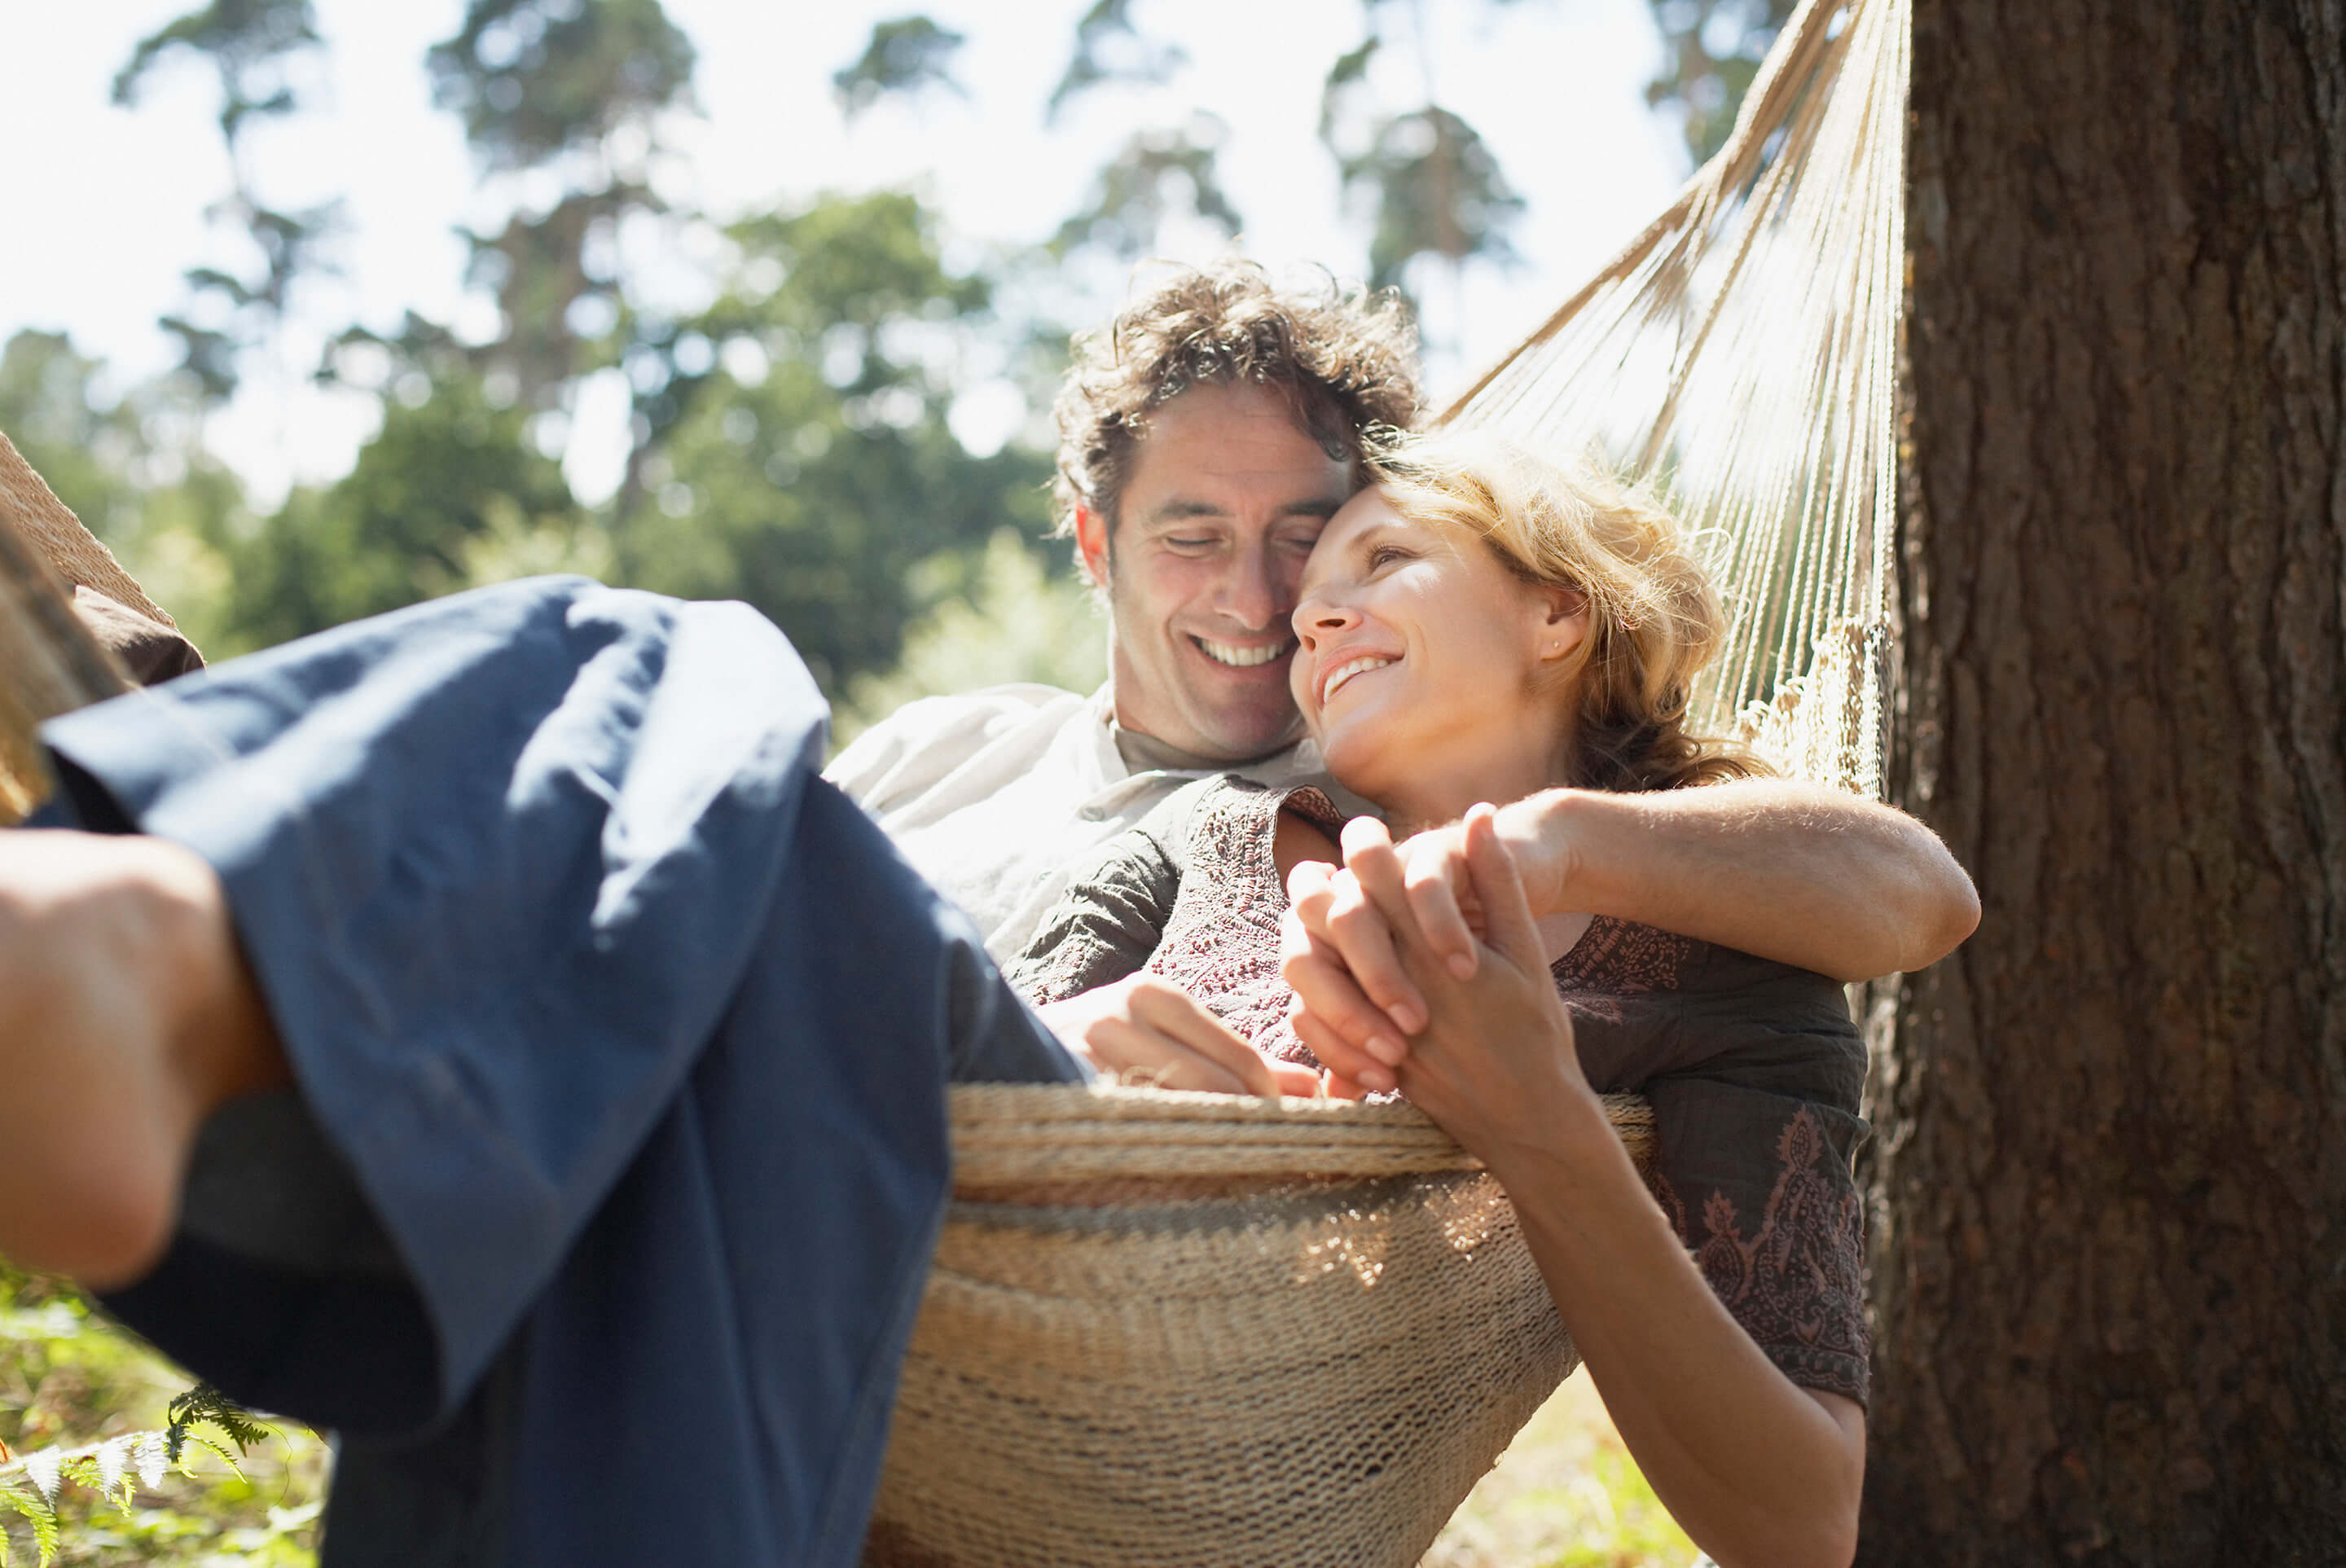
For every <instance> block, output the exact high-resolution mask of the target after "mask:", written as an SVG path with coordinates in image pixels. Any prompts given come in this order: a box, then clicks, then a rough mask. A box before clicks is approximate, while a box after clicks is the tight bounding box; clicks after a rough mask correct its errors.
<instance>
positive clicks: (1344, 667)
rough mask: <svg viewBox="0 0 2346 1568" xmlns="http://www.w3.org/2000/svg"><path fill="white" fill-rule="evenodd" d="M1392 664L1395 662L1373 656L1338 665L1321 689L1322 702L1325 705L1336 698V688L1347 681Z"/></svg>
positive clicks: (1330, 672) (1329, 674)
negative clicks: (1330, 699)
mask: <svg viewBox="0 0 2346 1568" xmlns="http://www.w3.org/2000/svg"><path fill="white" fill-rule="evenodd" d="M1392 662H1393V661H1392V660H1391V659H1389V658H1379V657H1376V656H1374V655H1373V654H1372V655H1369V656H1367V657H1362V658H1356V659H1349V660H1347V661H1346V662H1344V663H1342V664H1340V665H1338V666H1337V667H1335V668H1334V669H1332V670H1331V671H1329V672H1328V680H1327V684H1325V685H1324V686H1322V687H1321V688H1320V700H1321V702H1323V703H1324V702H1326V701H1327V700H1328V699H1329V698H1330V697H1333V696H1335V695H1336V688H1337V687H1340V686H1341V685H1343V684H1344V683H1345V682H1346V681H1348V680H1350V679H1352V677H1354V676H1356V675H1362V674H1364V673H1366V672H1367V671H1369V670H1372V669H1382V668H1384V667H1385V666H1387V665H1389V664H1391V663H1392Z"/></svg>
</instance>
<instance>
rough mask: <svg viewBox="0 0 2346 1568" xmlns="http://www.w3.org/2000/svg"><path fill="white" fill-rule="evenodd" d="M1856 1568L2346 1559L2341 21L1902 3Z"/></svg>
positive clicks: (2142, 4)
mask: <svg viewBox="0 0 2346 1568" xmlns="http://www.w3.org/2000/svg"><path fill="white" fill-rule="evenodd" d="M1912 136H1913V142H1912V148H1913V158H1912V174H1911V181H1912V184H1911V199H1912V202H1911V210H1912V214H1913V216H1912V229H1911V234H1910V243H1911V250H1912V258H1913V291H1912V297H1911V303H1910V317H1909V343H1908V353H1909V358H1910V364H1911V377H1910V386H1909V393H1908V409H1907V415H1908V418H1909V419H1910V420H1911V425H1910V427H1909V433H1910V435H1911V449H1910V450H1911V457H1910V460H1909V473H1908V474H1907V476H1906V480H1907V495H1908V502H1909V512H1910V516H1909V520H1908V521H1909V529H1908V535H1907V540H1906V545H1905V553H1904V559H1903V562H1902V581H1901V584H1900V598H1901V609H1902V615H1903V617H1904V621H1905V631H1906V649H1907V654H1906V668H1905V672H1904V675H1903V677H1902V693H1901V696H1902V703H1903V705H1904V726H1903V728H1904V733H1905V736H1906V741H1905V743H1904V746H1903V755H1902V757H1901V758H1900V759H1898V761H1897V764H1896V769H1897V779H1896V783H1895V785H1894V789H1895V792H1896V793H1897V794H1898V796H1899V797H1900V799H1902V802H1903V803H1905V804H1906V805H1908V806H1909V807H1910V809H1914V810H1916V811H1917V812H1918V813H1919V814H1921V815H1922V816H1923V817H1924V818H1925V819H1926V820H1929V821H1930V822H1932V823H1933V825H1934V826H1936V827H1937V828H1938V829H1939V830H1941V831H1942V832H1943V833H1944V834H1945V835H1946V837H1947V839H1948V840H1949V841H1950V843H1951V844H1952V845H1953V847H1954V849H1955V850H1956V852H1957V854H1958V855H1959V856H1960V857H1961V858H1962V859H1963V860H1964V863H1965V864H1967V865H1968V866H1970V867H1971V868H1973V870H1974V874H1975V875H1976V877H1977V879H1978V881H1979V885H1980V890H1981V894H1982V898H1983V901H1984V910H1985V916H1984V921H1983V923H1982V926H1981V929H1980V932H1979V934H1978V935H1977V936H1976V937H1975V938H1974V940H1973V941H1972V942H1971V943H1970V945H1969V946H1968V947H1966V948H1965V949H1964V951H1963V952H1960V953H1959V954H1958V955H1957V956H1956V957H1955V958H1953V960H1951V961H1949V962H1945V963H1943V964H1941V965H1939V966H1938V967H1937V969H1935V970H1934V971H1933V972H1929V973H1927V974H1924V975H1923V976H1921V977H1919V978H1917V979H1915V980H1913V981H1910V982H1909V983H1907V984H1906V985H1905V987H1904V989H1903V991H1902V994H1901V996H1900V998H1899V1005H1898V1026H1897V1030H1896V1036H1895V1041H1894V1044H1893V1045H1892V1047H1891V1049H1890V1051H1889V1053H1888V1054H1887V1056H1886V1058H1885V1059H1884V1061H1883V1063H1882V1072H1881V1074H1879V1084H1878V1088H1877V1095H1876V1099H1875V1116H1876V1121H1877V1125H1878V1126H1879V1127H1880V1128H1881V1130H1882V1141H1881V1143H1880V1145H1879V1146H1878V1148H1877V1150H1876V1152H1875V1155H1874V1156H1873V1159H1874V1172H1873V1174H1874V1177H1875V1180H1876V1183H1877V1186H1876V1192H1877V1196H1878V1206H1879V1212H1878V1219H1879V1224H1878V1226H1877V1235H1876V1254H1875V1259H1874V1265H1875V1278H1874V1293H1875V1307H1876V1312H1877V1319H1878V1326H1879V1329H1880V1342H1879V1345H1878V1348H1877V1351H1876V1360H1877V1379H1878V1381H1877V1402H1876V1405H1875V1408H1874V1411H1873V1418H1872V1431H1873V1442H1872V1473H1871V1478H1870V1489H1869V1496H1868V1508H1867V1518H1866V1531H1865V1543H1864V1546H1863V1549H1862V1557H1863V1560H1865V1561H1867V1562H1869V1563H1899V1564H1925V1563H1996V1564H2004V1563H2096V1564H2117V1563H2129V1564H2131V1563H2162V1564H2170V1563H2258V1564H2279V1563H2341V1562H2346V565H2342V563H2346V340H2341V314H2346V0H2294V3H2292V0H2237V3H2233V4H2217V3H2212V0H2123V3H2122V4H2112V3H2110V0H1915V53H1914V89H1913V121H1912Z"/></svg>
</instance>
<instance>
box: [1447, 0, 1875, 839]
mask: <svg viewBox="0 0 2346 1568" xmlns="http://www.w3.org/2000/svg"><path fill="white" fill-rule="evenodd" d="M1909 24H1910V6H1909V3H1908V0H1851V3H1847V4H1834V3H1832V0H1804V3H1803V4H1802V5H1800V8H1799V9H1798V10H1797V11H1796V12H1795V13H1794V14H1793V15H1792V18H1791V20H1790V22H1789V23H1788V24H1787V25H1786V27H1785V30H1784V34H1783V36H1782V37H1781V38H1780V39H1779V41H1778V44H1777V47H1776V49H1775V50H1774V51H1773V52H1772V53H1771V54H1770V57H1769V60H1768V62H1767V64H1766V65H1765V66H1763V67H1762V69H1761V72H1760V76H1759V77H1758V79H1757V80H1756V81H1755V82H1754V83H1753V85H1752V88H1751V91H1750V92H1749V94H1748V95H1747V96H1746V97H1745V100H1744V105H1743V109H1742V112H1741V114H1740V115H1739V117H1738V119H1737V122H1736V127H1735V131H1734V133H1733V135H1732V136H1731V137H1729V140H1728V143H1727V146H1726V147H1725V148H1722V149H1721V151H1720V152H1719V156H1718V157H1717V158H1713V159H1712V160H1711V161H1710V162H1709V163H1708V164H1706V165H1704V166H1703V168H1701V169H1700V170H1699V171H1698V172H1697V173H1696V175H1695V176H1694V178H1692V179H1690V180H1689V181H1688V183H1687V186H1686V188H1684V189H1683V190H1682V191H1680V193H1679V194H1678V199H1677V200H1675V201H1674V202H1672V203H1671V205H1670V207H1669V208H1668V210H1666V211H1665V212H1664V213H1663V215H1662V216H1661V217H1660V218H1659V219H1657V220H1656V221H1655V222H1654V223H1653V224H1651V225H1649V226H1648V227H1647V229H1645V231H1644V232H1643V233H1641V234H1639V235H1638V236H1637V239H1635V240H1633V241H1632V242H1631V243H1630V244H1629V246H1628V247H1627V249H1624V250H1623V251H1622V252H1621V253H1620V254H1619V255H1618V256H1617V257H1616V258H1614V260H1612V261H1611V262H1610V263H1608V264H1607V266H1606V267H1605V268H1604V269H1602V270H1600V271H1599V272H1598V273H1597V275H1596V277H1595V278H1594V279H1592V280H1590V281H1589V282H1588V283H1587V284H1586V286H1584V287H1583V288H1582V289H1581V290H1579V291H1578V292H1576V294H1574V295H1573V297H1572V298H1571V299H1570V300H1566V303H1565V305H1564V307H1563V308H1562V309H1561V310H1559V311H1556V314H1554V315H1553V316H1551V317H1549V318H1548V320H1547V321H1545V322H1544V323H1542V324H1541V326H1540V327H1539V329H1538V330H1537V331H1535V332H1534V333H1533V334H1532V335H1531V336H1530V338H1528V339H1527V340H1525V342H1524V343H1523V344H1522V345H1521V346H1520V347H1518V348H1517V349H1516V350H1515V351H1513V352H1512V353H1510V354H1508V355H1507V356H1506V357H1505V359H1503V360H1502V361H1500V362H1499V363H1498V364H1497V365H1495V366H1494V367H1493V369H1492V370H1491V371H1490V372H1488V373H1487V374H1485V375H1484V377H1483V378H1482V379H1481V380H1480V381H1479V382H1476V383H1475V384H1474V387H1473V388H1471V389H1470V390H1469V391H1468V392H1466V393H1465V395H1464V396H1463V397H1461V398H1460V399H1459V400H1458V401H1457V402H1455V403H1454V404H1453V405H1452V406H1451V407H1450V408H1449V409H1448V410H1447V411H1445V412H1444V413H1443V416H1442V418H1443V422H1444V423H1448V422H1452V421H1458V422H1464V423H1472V424H1475V425H1479V426H1482V427H1484V428H1485V429H1490V430H1494V431H1496V432H1498V433H1502V434H1505V435H1508V436H1511V437H1513V438H1514V439H1515V440H1518V441H1521V442H1524V443H1527V444H1531V445H1534V446H1541V445H1546V446H1555V445H1556V444H1559V443H1564V444H1570V445H1583V446H1588V447H1592V448H1594V449H1595V452H1596V455H1597V456H1598V457H1599V458H1600V459H1601V460H1602V461H1604V462H1605V463H1607V465H1608V466H1610V467H1613V468H1615V469H1617V470H1619V471H1623V472H1627V473H1631V474H1633V475H1635V476H1637V477H1638V478H1641V479H1644V480H1646V481H1647V483H1649V484H1652V485H1653V486H1654V487H1655V488H1657V489H1658V491H1660V492H1661V494H1663V496H1664V497H1665V499H1666V500H1667V501H1668V504H1669V505H1670V506H1671V508H1672V510H1673V511H1675V512H1676V513H1677V514H1678V517H1679V518H1680V520H1681V521H1682V522H1684V523H1685V524H1687V525H1688V528H1689V529H1690V530H1692V531H1693V532H1694V534H1695V535H1696V538H1697V540H1698V543H1699V544H1700V545H1701V547H1702V549H1703V551H1704V555H1705V558H1706V564H1707V565H1709V567H1710V569H1711V572H1712V574H1713V576H1714V577H1715V579H1716V580H1717V581H1718V582H1719V585H1720V588H1721V590H1722V592H1723V593H1724V595H1725V596H1726V598H1727V602H1728V606H1729V613H1730V617H1731V626H1730V630H1729V636H1728V639H1727V644H1726V647H1724V648H1723V649H1722V651H1721V653H1720V656H1719V658H1718V659H1717V660H1716V661H1715V662H1714V664H1713V665H1712V667H1711V668H1710V669H1709V671H1708V672H1706V674H1705V676H1704V677H1703V680H1702V683H1701V685H1700V686H1699V687H1698V689H1697V691H1696V692H1695V694H1694V702H1693V708H1694V716H1695V718H1696V720H1697V722H1698V724H1699V725H1701V726H1703V727H1704V728H1709V729H1710V730H1711V731H1713V732H1715V733H1723V734H1735V735H1738V736H1739V737H1740V738H1743V739H1745V740H1746V741H1748V742H1749V743H1750V744H1751V745H1753V746H1755V747H1756V748H1758V749H1760V751H1761V752H1762V753H1763V754H1764V755H1766V756H1768V757H1769V759H1770V760H1771V761H1773V762H1774V763H1776V764H1777V765H1778V766H1779V767H1780V768H1781V769H1784V770H1785V771H1787V772H1790V773H1792V774H1795V775H1798V776H1801V777H1806V778H1811V779H1817V780H1818V781H1820V782H1824V783H1831V784H1836V785H1839V786H1841V788H1843V789H1851V790H1854V791H1856V792H1858V793H1861V794H1864V795H1868V796H1872V797H1874V798H1879V797H1880V795H1881V793H1882V756H1883V751H1884V739H1885V727H1886V724H1887V718H1888V714H1887V702H1886V693H1887V687H1888V679H1889V674H1890V663H1891V659H1892V652H1893V647H1892V636H1891V631H1892V627H1891V620H1890V608H1889V606H1890V589H1891V584H1892V572H1893V570H1894V561H1893V557H1892V550H1893V548H1894V540H1895V536H1896V535H1895V524H1896V504H1897V450H1896V444H1895V432H1894V425H1893V421H1892V414H1893V398H1894V392H1895V385H1896V375H1897V359H1898V332H1899V318H1900V311H1901V310H1902V303H1903V290H1904V236H1905V104H1906V85H1907V77H1908V73H1909V69H1910V46H1909V38H1908V34H1909Z"/></svg>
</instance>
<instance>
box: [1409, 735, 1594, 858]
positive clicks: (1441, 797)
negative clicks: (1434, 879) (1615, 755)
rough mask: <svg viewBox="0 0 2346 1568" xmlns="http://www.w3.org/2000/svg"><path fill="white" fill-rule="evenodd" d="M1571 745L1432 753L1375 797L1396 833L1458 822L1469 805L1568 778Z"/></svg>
mask: <svg viewBox="0 0 2346 1568" xmlns="http://www.w3.org/2000/svg"><path fill="white" fill-rule="evenodd" d="M1569 756H1570V752H1569V748H1567V747H1566V746H1563V745H1559V746H1557V747H1556V748H1554V749H1553V750H1550V749H1549V748H1540V749H1538V750H1536V751H1535V750H1533V749H1531V748H1525V747H1523V746H1520V745H1516V746H1505V747H1501V748H1494V750H1493V752H1492V753H1490V754H1487V755H1480V756H1472V755H1470V756H1464V757H1457V756H1454V757H1451V758H1446V759H1428V760H1427V762H1426V765H1425V766H1423V767H1422V768H1420V769H1417V770H1416V771H1415V772H1413V774H1412V776H1411V777H1410V778H1409V779H1405V780H1403V782H1401V783H1399V784H1396V785H1394V786H1393V787H1392V788H1391V789H1385V790H1382V791H1381V792H1380V793H1379V795H1378V796H1377V797H1374V799H1375V801H1376V804H1377V806H1378V807H1379V809H1382V811H1383V812H1384V814H1385V822H1386V825H1387V826H1388V827H1390V828H1391V829H1392V836H1393V837H1394V838H1395V839H1403V838H1407V837H1408V836H1409V835H1410V834H1412V833H1422V832H1423V831H1424V830H1427V829H1428V828H1438V827H1441V826H1442V825H1443V823H1445V822H1454V821H1456V820H1458V819H1459V818H1461V817H1464V815H1465V814H1466V809H1467V808H1468V807H1469V806H1472V805H1474V804H1475V803H1476V802H1478V801H1483V800H1488V801H1489V802H1491V804H1493V805H1494V806H1504V805H1505V804H1506V803H1507V802H1508V801H1510V800H1520V799H1523V798H1524V797H1525V796H1526V795H1531V794H1535V793H1537V792H1538V791H1539V790H1542V789H1550V788H1552V787H1554V786H1556V785H1558V784H1562V783H1565V782H1566V781H1567V779H1569V770H1568V769H1567V767H1566V763H1567V760H1568V759H1569Z"/></svg>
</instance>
